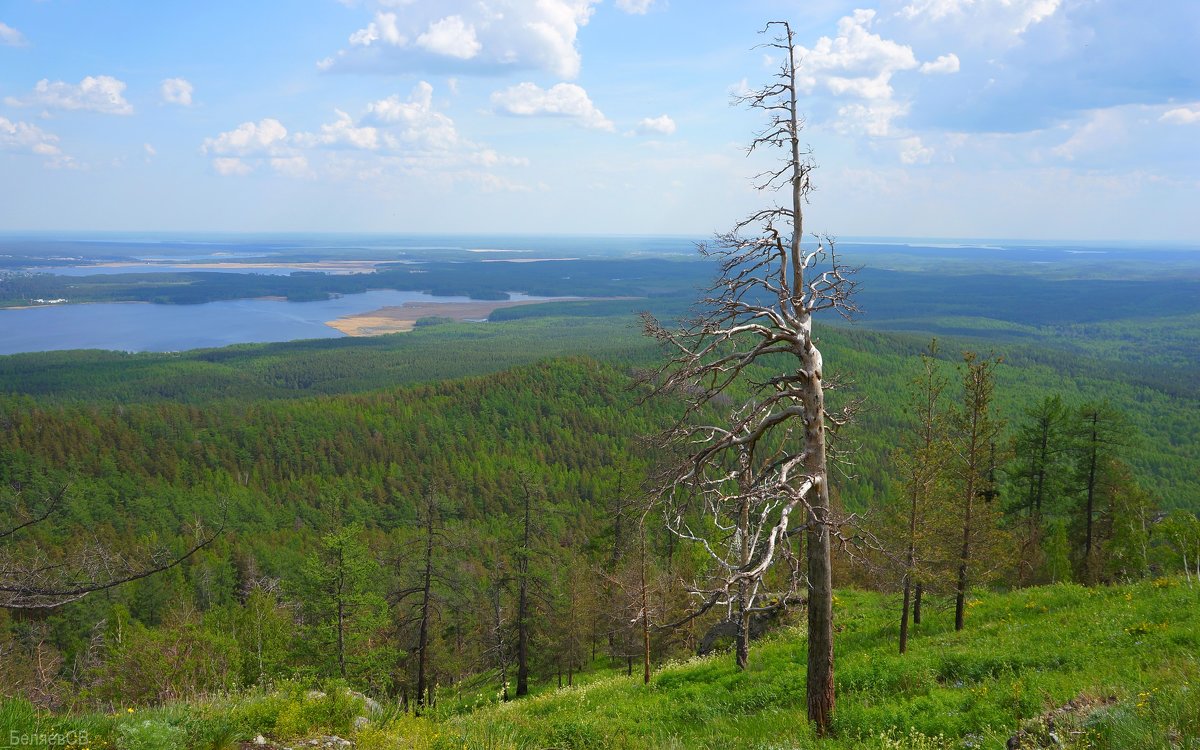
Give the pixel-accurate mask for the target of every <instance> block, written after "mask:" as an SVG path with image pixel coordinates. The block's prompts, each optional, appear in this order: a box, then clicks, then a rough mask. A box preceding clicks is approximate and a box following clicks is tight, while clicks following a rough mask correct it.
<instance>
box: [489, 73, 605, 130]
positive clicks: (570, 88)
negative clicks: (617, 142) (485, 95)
mask: <svg viewBox="0 0 1200 750" xmlns="http://www.w3.org/2000/svg"><path fill="white" fill-rule="evenodd" d="M492 106H493V107H495V108H496V110H497V111H498V112H503V113H505V114H509V115H517V116H520V117H566V118H570V119H573V120H575V121H576V122H578V123H579V124H581V125H583V126H584V127H588V128H595V129H597V130H610V131H611V130H613V129H614V128H613V124H612V121H611V120H609V119H608V118H607V117H605V116H604V113H603V112H601V111H600V110H599V109H597V108H596V105H595V104H593V103H592V100H591V99H590V98H589V97H588V94H587V91H585V90H584V89H583V87H582V86H577V85H575V84H573V83H556V84H554V85H553V86H551V87H550V88H548V89H543V88H541V87H540V86H538V85H536V84H533V83H529V82H528V81H526V82H524V83H518V84H517V85H516V86H510V87H509V88H507V89H502V90H500V91H496V92H494V93H493V94H492Z"/></svg>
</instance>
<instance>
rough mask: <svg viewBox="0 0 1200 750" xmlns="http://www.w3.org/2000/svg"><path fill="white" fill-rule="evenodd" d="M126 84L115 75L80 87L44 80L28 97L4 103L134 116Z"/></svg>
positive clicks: (86, 81)
mask: <svg viewBox="0 0 1200 750" xmlns="http://www.w3.org/2000/svg"><path fill="white" fill-rule="evenodd" d="M124 91H125V82H124V81H120V80H118V79H116V78H113V77H112V76H88V77H86V78H84V79H83V80H82V81H80V82H79V83H78V84H74V83H66V82H65V81H55V82H53V83H51V82H50V81H49V80H47V79H45V78H43V79H42V80H40V81H38V82H37V85H36V86H34V87H33V92H32V93H31V94H30V95H29V96H26V97H24V98H15V97H11V96H10V97H8V98H6V99H5V100H4V101H5V103H6V104H8V105H10V106H14V107H33V106H37V107H45V108H46V109H66V110H87V111H91V112H102V113H104V114H108V115H131V114H133V106H132V105H131V104H130V103H129V102H127V101H125V97H124V95H123V92H124Z"/></svg>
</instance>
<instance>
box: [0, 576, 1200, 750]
mask: <svg viewBox="0 0 1200 750" xmlns="http://www.w3.org/2000/svg"><path fill="white" fill-rule="evenodd" d="M896 609H897V607H896V602H895V600H894V597H891V596H887V595H882V594H875V593H866V592H858V591H843V592H840V593H839V596H838V602H837V605H836V611H837V628H838V640H837V656H836V658H837V689H838V704H837V711H836V714H835V720H834V729H835V736H834V737H832V738H828V739H824V740H818V739H817V738H815V737H814V736H813V734H812V732H811V731H810V729H809V727H808V725H807V723H806V721H805V718H804V671H805V666H804V665H805V650H804V634H803V632H802V631H801V630H800V629H797V628H791V629H786V630H783V631H781V632H779V633H777V634H775V635H774V636H773V637H771V638H770V639H768V640H766V641H765V642H762V643H756V644H755V645H754V647H753V649H752V651H751V666H750V669H749V670H747V671H746V672H741V673H739V672H738V671H737V670H735V669H734V668H733V665H732V659H731V657H730V656H729V655H728V654H720V655H716V656H713V657H709V658H705V659H691V660H687V661H685V662H682V663H674V664H669V665H666V666H661V667H660V668H658V669H657V670H656V671H655V674H654V677H653V680H652V682H651V684H650V685H649V686H644V685H642V684H641V681H640V679H639V678H638V677H637V676H635V677H633V678H630V677H626V676H624V674H622V673H617V672H607V673H601V674H591V675H586V676H585V679H584V680H582V681H581V684H579V685H577V686H576V687H574V688H564V689H550V688H547V689H544V690H543V691H542V692H540V693H539V694H537V695H535V696H533V697H531V698H527V699H524V700H520V701H513V702H510V703H507V704H502V705H500V704H496V703H494V702H490V701H485V702H482V703H481V702H479V700H478V696H474V697H469V698H466V700H467V701H469V702H470V703H471V704H472V705H473V706H474V707H473V708H472V707H470V706H466V705H465V704H464V701H463V700H459V701H455V699H454V698H453V697H451V696H448V697H447V698H446V699H445V700H444V701H443V705H442V706H441V707H440V708H439V709H438V710H437V711H435V712H434V715H433V716H431V717H413V716H411V715H409V714H405V713H403V712H401V711H399V710H398V709H396V708H394V707H393V708H391V709H389V708H387V707H386V706H385V707H384V708H383V710H381V711H378V712H375V713H372V714H371V716H370V719H371V721H370V723H369V724H368V725H367V726H365V727H361V728H359V729H353V728H352V722H351V717H352V716H354V715H356V713H357V712H360V711H362V708H361V705H360V704H355V703H354V702H353V701H338V700H334V699H333V698H324V699H319V700H318V699H314V698H312V697H311V696H309V695H307V694H306V692H305V691H304V690H302V689H301V688H300V687H299V686H295V685H290V686H285V687H284V688H283V689H281V690H278V691H276V692H273V693H266V694H263V693H259V694H253V695H245V696H235V697H224V698H210V699H207V700H203V701H193V702H191V703H186V704H175V705H171V706H166V707H161V708H153V709H138V710H135V711H132V712H130V711H128V710H127V709H125V708H120V707H118V708H117V710H116V711H114V712H113V713H110V714H107V715H103V714H93V715H82V716H49V715H42V714H38V713H36V712H34V711H33V710H32V708H30V707H29V705H28V704H27V703H24V702H22V701H8V702H6V703H4V702H0V731H3V733H4V735H5V736H6V737H7V736H8V734H9V732H10V731H17V732H18V733H21V732H31V731H40V732H45V731H60V732H61V731H66V730H67V729H71V728H74V729H76V730H87V731H88V733H89V739H90V746H91V747H95V748H101V747H114V748H129V749H130V750H133V748H135V747H141V746H147V747H149V746H151V745H154V743H158V745H162V744H163V743H167V744H166V745H164V747H166V746H169V747H178V748H181V749H183V748H215V747H220V746H222V745H228V744H231V743H232V742H233V741H234V740H247V739H250V738H252V737H253V736H254V735H255V734H257V733H260V732H261V733H263V734H264V735H266V736H268V737H273V738H278V739H280V740H293V739H296V738H298V737H304V736H312V735H315V734H328V733H340V734H341V736H350V737H351V738H353V739H354V740H356V742H357V743H358V746H359V747H363V748H401V747H404V748H408V747H415V748H430V749H433V750H442V749H449V748H469V749H472V750H474V749H482V748H488V749H495V750H500V749H507V748H645V747H655V748H727V747H740V748H763V749H767V748H810V747H811V748H830V749H832V748H879V749H881V750H882V749H885V748H913V749H918V748H920V749H923V748H995V747H1004V743H1005V741H1006V740H1007V738H1008V737H1010V736H1011V735H1012V734H1014V733H1015V732H1016V731H1017V730H1018V729H1020V728H1024V729H1025V730H1026V731H1027V733H1028V734H1027V737H1029V738H1030V739H1029V740H1027V743H1029V744H1023V745H1022V747H1049V746H1051V745H1049V744H1035V740H1036V738H1040V741H1041V742H1043V743H1045V742H1048V741H1049V740H1048V736H1049V733H1050V732H1051V731H1053V732H1054V733H1055V734H1056V736H1058V737H1059V739H1060V740H1061V742H1062V743H1063V744H1062V745H1061V746H1064V747H1074V748H1111V749H1113V750H1117V749H1121V750H1138V749H1144V750H1150V749H1159V748H1161V749H1163V750H1166V749H1167V748H1200V690H1198V688H1200V661H1198V659H1200V617H1197V616H1196V612H1197V611H1200V587H1196V588H1193V587H1189V586H1187V585H1186V584H1184V583H1183V582H1182V581H1180V580H1178V579H1159V580H1158V581H1153V582H1150V581H1147V582H1144V583H1140V584H1135V585H1130V586H1117V587H1108V588H1094V589H1088V588H1083V587H1080V586H1076V585H1055V586H1048V587H1042V588H1035V589H1026V590H1021V591H1016V592H1012V593H1005V594H999V593H980V594H978V595H976V596H974V597H973V598H972V599H971V600H970V602H969V613H968V618H967V628H966V630H964V631H963V632H961V633H955V632H954V630H953V624H952V623H953V614H952V612H950V611H949V609H948V608H939V607H930V608H929V609H928V610H927V612H928V614H927V615H926V618H925V621H924V622H923V623H922V625H921V626H919V627H917V628H916V629H915V633H914V635H913V638H912V640H911V642H910V651H909V653H908V654H907V655H905V656H900V655H899V654H897V653H896V646H895V638H896V635H895V626H894V621H895V615H896ZM330 694H331V695H333V694H334V693H333V692H331V693H330ZM1051 712H1054V721H1053V725H1052V727H1048V726H1047V724H1046V721H1045V719H1046V717H1048V716H1050V715H1051ZM146 742H149V743H151V745H145V743H146ZM155 746H156V745H155Z"/></svg>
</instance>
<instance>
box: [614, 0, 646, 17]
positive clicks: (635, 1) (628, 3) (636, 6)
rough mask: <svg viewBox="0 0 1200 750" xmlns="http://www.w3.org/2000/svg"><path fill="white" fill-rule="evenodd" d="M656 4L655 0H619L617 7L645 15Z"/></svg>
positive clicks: (637, 14) (636, 14) (638, 14)
mask: <svg viewBox="0 0 1200 750" xmlns="http://www.w3.org/2000/svg"><path fill="white" fill-rule="evenodd" d="M653 6H654V0H617V8H618V9H620V10H623V11H625V12H626V13H632V14H633V15H635V16H644V15H646V13H647V12H649V10H650V8H651V7H653Z"/></svg>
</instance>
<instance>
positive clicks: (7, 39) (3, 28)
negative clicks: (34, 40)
mask: <svg viewBox="0 0 1200 750" xmlns="http://www.w3.org/2000/svg"><path fill="white" fill-rule="evenodd" d="M25 44H26V42H25V35H24V34H22V33H21V32H19V31H17V30H16V29H14V28H13V27H11V26H9V25H8V24H6V23H4V22H2V21H0V45H3V46H6V47H24V46H25Z"/></svg>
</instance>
